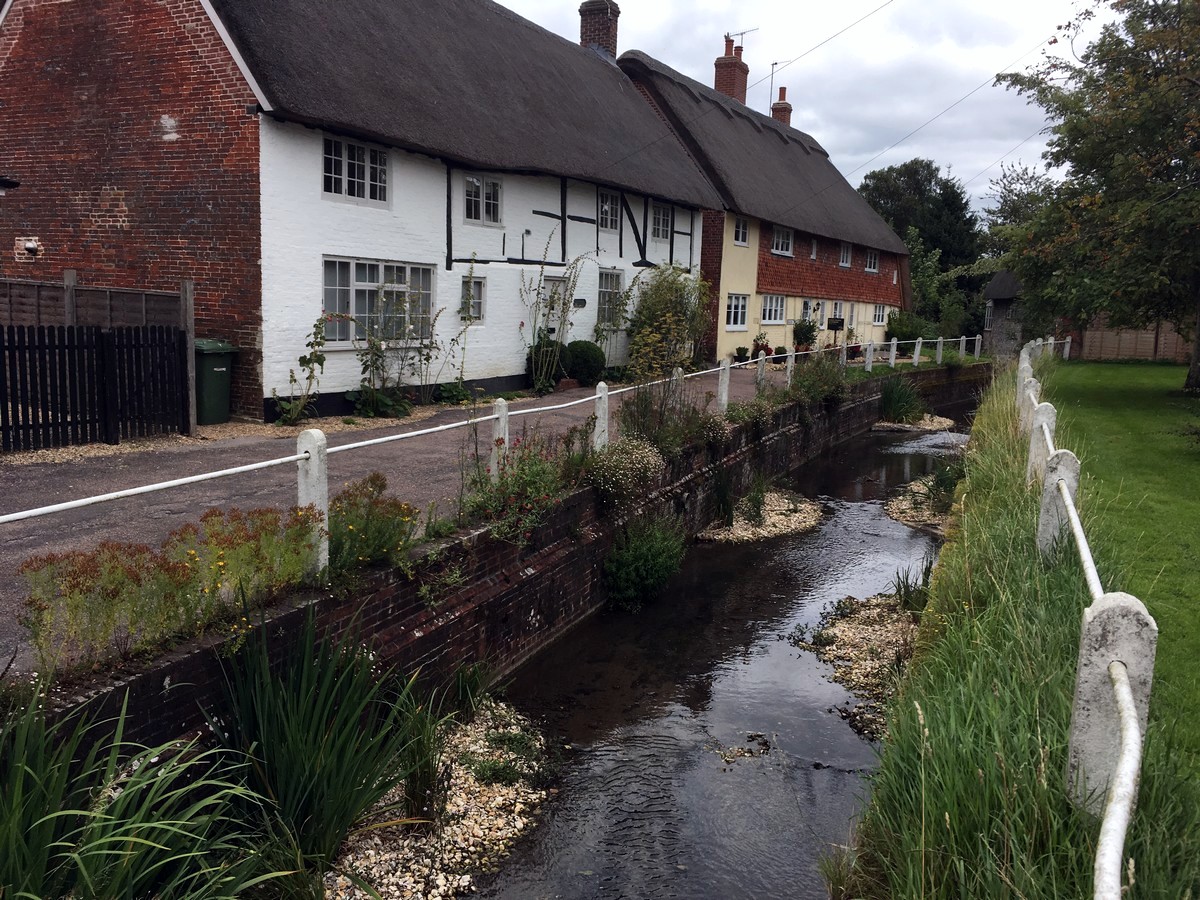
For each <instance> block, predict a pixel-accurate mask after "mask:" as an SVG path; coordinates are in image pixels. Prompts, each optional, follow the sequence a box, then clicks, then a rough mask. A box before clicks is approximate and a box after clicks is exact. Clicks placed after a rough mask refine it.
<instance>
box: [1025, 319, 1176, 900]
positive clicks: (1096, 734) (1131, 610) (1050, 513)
mask: <svg viewBox="0 0 1200 900" xmlns="http://www.w3.org/2000/svg"><path fill="white" fill-rule="evenodd" d="M1056 345H1059V346H1061V347H1062V355H1063V358H1064V359H1067V358H1069V356H1070V352H1071V339H1070V338H1069V337H1068V338H1066V340H1064V341H1057V342H1056V341H1054V340H1052V339H1049V338H1047V339H1044V340H1043V339H1040V338H1039V339H1038V340H1037V341H1031V342H1030V343H1029V344H1026V345H1025V347H1024V348H1023V349H1022V350H1021V355H1020V360H1019V363H1018V368H1017V397H1016V400H1017V408H1018V410H1019V412H1020V422H1021V428H1022V430H1023V431H1025V432H1028V434H1029V460H1028V463H1027V465H1026V470H1025V471H1026V478H1027V480H1028V481H1029V482H1030V483H1036V482H1038V481H1040V482H1041V493H1042V500H1041V510H1040V513H1039V515H1038V526H1037V545H1038V551H1039V552H1040V553H1041V555H1042V556H1043V557H1045V556H1048V555H1050V554H1051V553H1052V552H1053V551H1054V548H1055V545H1056V544H1057V542H1058V541H1059V539H1060V536H1061V535H1062V532H1063V531H1064V529H1066V530H1069V532H1070V536H1071V538H1072V539H1073V542H1074V545H1075V549H1076V552H1077V553H1078V555H1079V560H1080V563H1081V564H1082V566H1083V574H1084V578H1085V580H1086V582H1087V588H1088V593H1089V594H1090V595H1091V598H1092V603H1091V605H1090V606H1089V607H1088V608H1087V609H1085V610H1084V611H1083V623H1082V628H1081V633H1080V638H1079V661H1078V664H1077V668H1076V673H1075V700H1074V705H1073V707H1072V710H1071V732H1070V744H1069V747H1068V755H1067V789H1068V791H1069V792H1070V795H1071V799H1072V801H1073V802H1074V803H1075V804H1076V805H1077V806H1081V807H1083V808H1084V809H1087V810H1088V811H1090V812H1092V813H1095V814H1097V815H1100V814H1102V815H1103V819H1102V822H1101V826H1100V840H1099V842H1098V844H1097V848H1096V863H1095V867H1094V869H1093V879H1094V881H1093V885H1094V888H1093V889H1094V896H1095V897H1096V898H1097V900H1120V897H1121V872H1122V862H1123V860H1124V854H1125V836H1126V832H1127V831H1128V829H1129V822H1130V818H1131V816H1132V815H1133V806H1134V803H1135V801H1136V800H1137V788H1138V775H1139V772H1140V771H1141V761H1142V744H1143V740H1144V735H1145V733H1146V720H1147V715H1148V712H1149V707H1150V688H1151V683H1152V681H1153V677H1154V656H1155V651H1156V649H1157V644H1158V626H1157V624H1155V621H1154V618H1153V617H1152V616H1151V615H1150V613H1149V612H1147V610H1146V607H1145V606H1144V605H1143V604H1142V602H1141V601H1140V600H1138V598H1137V597H1134V596H1132V595H1130V594H1125V593H1121V592H1118V591H1113V592H1108V593H1106V592H1105V590H1104V586H1103V584H1102V583H1101V581H1100V575H1099V573H1098V572H1097V571H1096V563H1095V561H1094V560H1093V559H1092V551H1091V548H1090V547H1089V546H1088V540H1087V535H1085V534H1084V531H1083V525H1082V523H1081V522H1080V519H1079V512H1078V510H1077V507H1076V501H1075V498H1076V496H1077V495H1078V491H1079V474H1080V467H1079V459H1078V457H1076V456H1075V454H1074V453H1072V452H1071V451H1070V450H1063V449H1060V448H1057V447H1055V445H1054V429H1055V425H1056V424H1057V419H1058V415H1057V412H1056V411H1055V409H1054V407H1053V406H1052V405H1051V404H1049V403H1043V402H1041V384H1039V382H1038V381H1037V379H1036V378H1034V377H1033V363H1034V362H1036V361H1037V360H1038V359H1039V358H1041V356H1042V355H1043V354H1046V353H1049V354H1053V353H1054V348H1055V346H1056Z"/></svg>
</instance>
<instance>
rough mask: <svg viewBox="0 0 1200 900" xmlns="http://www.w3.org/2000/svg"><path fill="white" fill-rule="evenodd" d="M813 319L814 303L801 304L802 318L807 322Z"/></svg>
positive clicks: (806, 301)
mask: <svg viewBox="0 0 1200 900" xmlns="http://www.w3.org/2000/svg"><path fill="white" fill-rule="evenodd" d="M812 317H813V302H812V301H811V300H805V301H803V302H802V303H801V304H800V318H801V319H803V320H804V321H805V322H807V321H808V320H809V319H811V318H812Z"/></svg>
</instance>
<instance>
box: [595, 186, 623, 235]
mask: <svg viewBox="0 0 1200 900" xmlns="http://www.w3.org/2000/svg"><path fill="white" fill-rule="evenodd" d="M596 224H597V225H599V226H600V230H601V231H616V230H617V229H618V228H619V227H620V226H621V197H620V195H618V194H614V193H613V192H612V191H600V193H599V195H598V198H597V209H596Z"/></svg>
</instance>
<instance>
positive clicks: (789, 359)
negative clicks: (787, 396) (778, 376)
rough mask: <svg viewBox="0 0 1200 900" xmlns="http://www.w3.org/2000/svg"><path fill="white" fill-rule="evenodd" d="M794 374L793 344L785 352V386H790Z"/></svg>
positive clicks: (794, 352)
mask: <svg viewBox="0 0 1200 900" xmlns="http://www.w3.org/2000/svg"><path fill="white" fill-rule="evenodd" d="M795 375H796V347H795V345H794V344H793V345H792V346H791V347H789V348H788V354H787V386H788V387H791V386H792V379H793V378H794V377H795Z"/></svg>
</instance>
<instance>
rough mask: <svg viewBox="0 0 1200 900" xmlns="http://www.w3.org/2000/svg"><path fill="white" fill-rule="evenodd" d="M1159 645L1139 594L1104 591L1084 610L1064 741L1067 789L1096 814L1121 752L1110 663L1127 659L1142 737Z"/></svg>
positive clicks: (1119, 727) (1082, 804) (1103, 804)
mask: <svg viewBox="0 0 1200 900" xmlns="http://www.w3.org/2000/svg"><path fill="white" fill-rule="evenodd" d="M1157 649H1158V625H1157V623H1155V621H1154V617H1153V616H1151V615H1150V613H1149V612H1147V610H1146V607H1145V606H1144V605H1143V604H1142V602H1141V601H1140V600H1138V598H1137V597H1134V596H1132V595H1131V594H1124V593H1120V592H1113V593H1110V594H1105V595H1104V596H1103V597H1101V598H1100V599H1099V600H1097V601H1095V602H1094V603H1093V604H1092V605H1091V606H1089V607H1088V608H1087V609H1085V610H1084V611H1083V624H1082V627H1081V629H1080V635H1079V662H1078V664H1077V668H1076V670H1075V703H1074V705H1073V706H1072V707H1071V732H1070V738H1069V741H1068V744H1067V788H1068V793H1069V795H1070V797H1071V799H1072V801H1074V803H1075V805H1076V806H1081V807H1083V808H1085V809H1087V810H1088V811H1089V812H1091V813H1094V814H1095V815H1097V816H1098V815H1100V814H1101V813H1103V812H1104V806H1105V803H1106V802H1107V799H1108V798H1107V794H1108V790H1109V787H1110V779H1111V778H1112V776H1113V773H1114V771H1115V770H1116V767H1117V759H1118V757H1119V755H1120V751H1121V740H1120V734H1121V726H1120V718H1119V716H1118V713H1117V704H1116V701H1115V699H1114V698H1113V685H1112V681H1111V679H1110V676H1109V672H1108V666H1109V663H1111V662H1113V661H1114V660H1118V661H1120V662H1121V663H1124V664H1125V669H1126V671H1127V672H1128V675H1129V688H1130V691H1131V693H1132V694H1133V704H1134V708H1135V709H1136V710H1137V717H1138V723H1139V728H1140V731H1141V734H1142V740H1143V742H1144V741H1145V736H1146V720H1147V718H1148V716H1149V712H1150V687H1151V685H1152V683H1153V681H1154V656H1155V653H1156V651H1157Z"/></svg>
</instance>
